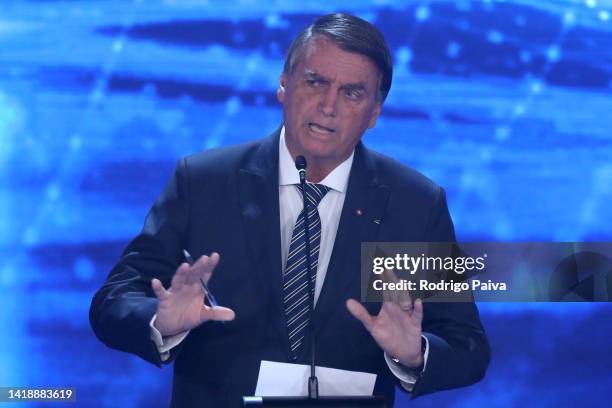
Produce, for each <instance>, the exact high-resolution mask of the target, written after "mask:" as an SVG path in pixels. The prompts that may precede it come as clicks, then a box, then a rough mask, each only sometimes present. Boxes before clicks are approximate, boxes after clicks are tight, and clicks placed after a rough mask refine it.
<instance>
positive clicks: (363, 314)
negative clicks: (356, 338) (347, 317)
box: [346, 299, 374, 331]
mask: <svg viewBox="0 0 612 408" xmlns="http://www.w3.org/2000/svg"><path fill="white" fill-rule="evenodd" d="M346 308H347V309H348V311H349V312H351V314H352V315H353V316H354V317H355V318H356V319H357V320H359V321H360V322H361V323H363V325H364V326H365V328H366V329H367V330H368V331H370V328H371V327H372V323H373V320H374V318H373V317H372V316H371V315H370V314H369V313H368V310H367V309H366V308H365V307H363V305H362V304H361V303H359V302H358V301H356V300H355V299H349V300H347V301H346Z"/></svg>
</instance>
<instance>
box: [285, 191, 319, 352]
mask: <svg viewBox="0 0 612 408" xmlns="http://www.w3.org/2000/svg"><path fill="white" fill-rule="evenodd" d="M298 190H299V191H300V193H301V192H302V190H301V189H300V188H299V187H298ZM305 190H306V199H307V201H308V226H309V229H308V230H309V235H310V239H309V242H310V254H311V256H310V268H311V272H312V291H313V296H314V288H315V281H316V276H317V264H318V262H319V246H320V243H321V218H320V217H319V211H318V210H317V206H318V205H319V203H320V202H321V200H322V199H323V197H324V196H325V194H327V192H328V191H329V187H326V186H324V185H322V184H306V187H305ZM303 214H304V210H302V212H301V213H300V215H299V217H298V218H297V221H296V223H295V226H294V227H293V236H292V237H291V244H290V245H289V254H288V255H287V265H286V267H285V272H284V273H283V303H284V307H285V318H286V321H287V332H288V335H289V345H290V347H291V354H292V357H293V360H296V359H297V356H298V354H299V351H300V347H301V346H302V344H303V343H304V336H305V335H306V329H307V327H308V323H309V320H310V316H309V313H308V312H309V300H310V297H309V296H308V277H307V274H308V271H307V269H306V237H305V228H304V215H303Z"/></svg>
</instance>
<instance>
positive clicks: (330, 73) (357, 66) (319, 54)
mask: <svg viewBox="0 0 612 408" xmlns="http://www.w3.org/2000/svg"><path fill="white" fill-rule="evenodd" d="M312 71H314V72H316V73H317V74H319V75H321V76H324V77H326V78H327V79H330V80H332V81H338V82H341V83H357V82H362V83H366V84H370V85H373V86H376V84H377V83H378V77H379V75H380V73H379V70H378V67H377V66H376V64H374V62H373V61H372V60H370V59H369V58H368V57H366V56H365V55H361V54H357V53H354V52H348V51H345V50H343V49H341V48H340V47H338V46H337V45H336V44H335V43H334V42H333V41H332V40H330V39H328V38H324V37H320V36H319V37H313V38H311V39H310V40H309V41H308V42H307V43H306V45H305V48H304V51H303V52H302V57H301V58H300V59H299V61H298V64H297V65H296V67H295V72H296V73H297V74H299V75H304V74H306V73H309V72H312Z"/></svg>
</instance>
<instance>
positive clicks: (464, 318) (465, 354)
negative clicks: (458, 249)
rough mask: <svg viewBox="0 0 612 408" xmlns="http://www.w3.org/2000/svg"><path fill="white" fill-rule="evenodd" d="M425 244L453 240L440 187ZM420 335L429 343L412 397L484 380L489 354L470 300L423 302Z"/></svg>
mask: <svg viewBox="0 0 612 408" xmlns="http://www.w3.org/2000/svg"><path fill="white" fill-rule="evenodd" d="M427 241H428V242H454V241H455V231H454V227H453V222H452V220H451V217H450V214H449V211H448V206H447V203H446V195H445V193H444V190H443V189H441V188H440V189H439V190H438V193H437V196H436V200H435V203H434V206H433V209H432V211H431V214H430V217H429V221H428V230H427ZM423 335H424V336H425V337H427V340H428V343H429V356H428V359H427V366H426V367H425V370H424V371H423V373H422V375H421V377H420V379H419V380H418V381H417V382H416V384H415V385H414V388H413V390H412V397H413V398H416V397H417V396H420V395H424V394H428V393H431V392H435V391H441V390H446V389H451V388H457V387H464V386H467V385H471V384H474V383H476V382H478V381H480V380H481V379H482V378H483V377H484V374H485V372H486V369H487V367H488V365H489V360H490V356H491V351H490V347H489V342H488V340H487V337H486V334H485V332H484V329H483V327H482V324H481V322H480V317H479V315H478V309H477V308H476V305H475V303H474V302H473V301H472V302H452V303H446V302H425V303H424V311H423Z"/></svg>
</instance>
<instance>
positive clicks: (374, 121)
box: [368, 102, 382, 129]
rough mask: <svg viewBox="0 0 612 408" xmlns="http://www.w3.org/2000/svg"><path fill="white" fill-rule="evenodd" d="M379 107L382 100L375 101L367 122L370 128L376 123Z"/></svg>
mask: <svg viewBox="0 0 612 408" xmlns="http://www.w3.org/2000/svg"><path fill="white" fill-rule="evenodd" d="M381 109H382V102H376V106H374V112H372V117H371V118H370V123H369V124H368V129H372V128H373V127H374V125H376V119H378V115H380V110H381Z"/></svg>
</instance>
